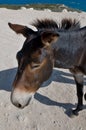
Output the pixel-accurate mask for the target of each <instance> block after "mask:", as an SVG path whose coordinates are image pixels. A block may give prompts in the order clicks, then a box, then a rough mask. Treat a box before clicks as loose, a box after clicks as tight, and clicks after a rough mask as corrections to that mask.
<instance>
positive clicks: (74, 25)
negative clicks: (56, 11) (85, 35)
mask: <svg viewBox="0 0 86 130" xmlns="http://www.w3.org/2000/svg"><path fill="white" fill-rule="evenodd" d="M32 25H33V26H35V27H36V28H37V29H38V30H45V29H54V30H55V29H61V30H76V29H79V28H80V22H79V21H77V20H76V19H73V20H72V19H67V18H64V19H62V21H61V23H60V24H57V22H55V21H54V20H52V19H44V20H39V19H37V20H36V21H35V22H34V23H32Z"/></svg>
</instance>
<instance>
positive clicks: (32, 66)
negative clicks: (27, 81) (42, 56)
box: [31, 63, 40, 69]
mask: <svg viewBox="0 0 86 130" xmlns="http://www.w3.org/2000/svg"><path fill="white" fill-rule="evenodd" d="M39 66H40V64H36V63H34V64H32V65H31V68H32V69H35V68H38V67H39Z"/></svg>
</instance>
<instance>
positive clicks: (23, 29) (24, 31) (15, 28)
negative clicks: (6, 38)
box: [8, 23, 35, 37]
mask: <svg viewBox="0 0 86 130" xmlns="http://www.w3.org/2000/svg"><path fill="white" fill-rule="evenodd" d="M8 25H9V27H10V28H11V29H12V30H13V31H15V32H16V33H18V34H22V35H23V36H24V37H28V36H29V35H30V34H33V33H35V32H34V31H33V30H32V29H30V28H28V27H26V26H23V25H18V24H12V23H8Z"/></svg>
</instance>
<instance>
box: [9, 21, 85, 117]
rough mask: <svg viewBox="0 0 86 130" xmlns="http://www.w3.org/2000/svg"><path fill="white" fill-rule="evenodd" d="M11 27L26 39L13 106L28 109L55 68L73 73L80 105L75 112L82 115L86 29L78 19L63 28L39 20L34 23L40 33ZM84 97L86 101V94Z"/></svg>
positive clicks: (20, 57) (19, 26) (18, 57)
mask: <svg viewBox="0 0 86 130" xmlns="http://www.w3.org/2000/svg"><path fill="white" fill-rule="evenodd" d="M8 25H9V27H10V28H11V29H12V30H13V31H15V32H16V33H17V34H22V35H23V36H24V37H26V40H25V42H24V44H23V47H22V48H21V50H20V51H19V52H18V53H17V55H16V58H17V60H18V69H17V74H16V76H15V79H14V82H13V90H12V93H11V101H12V103H13V104H14V105H15V106H17V107H19V108H24V107H25V106H27V105H28V104H29V103H30V100H31V98H32V96H33V95H34V94H35V92H36V91H37V90H38V89H39V88H40V86H41V85H42V83H43V82H44V81H46V80H47V79H48V78H49V77H50V75H51V73H52V70H53V67H54V66H55V67H58V68H64V69H69V70H70V72H71V73H72V74H73V76H74V79H75V83H76V88H77V98H78V104H77V107H76V109H74V110H72V112H73V114H74V115H78V113H79V111H80V110H82V109H83V75H84V74H86V60H85V59H86V27H83V28H80V23H79V22H78V21H76V20H75V19H74V20H71V19H63V20H62V21H61V24H60V25H59V26H58V24H57V23H56V22H55V21H53V20H49V19H44V20H37V21H35V22H34V23H32V25H34V26H35V27H36V28H37V29H38V30H37V31H34V30H32V29H30V28H28V27H27V26H24V25H18V24H12V23H8ZM84 97H85V99H86V94H85V96H84Z"/></svg>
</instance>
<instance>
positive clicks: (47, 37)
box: [41, 31, 59, 45]
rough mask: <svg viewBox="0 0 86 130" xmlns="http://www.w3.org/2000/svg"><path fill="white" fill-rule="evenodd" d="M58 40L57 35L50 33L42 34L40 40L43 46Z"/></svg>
mask: <svg viewBox="0 0 86 130" xmlns="http://www.w3.org/2000/svg"><path fill="white" fill-rule="evenodd" d="M58 38H59V34H58V33H56V32H51V31H47V32H43V33H42V35H41V40H42V42H43V43H44V44H45V45H46V44H50V43H54V42H56V41H57V40H58Z"/></svg>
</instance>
